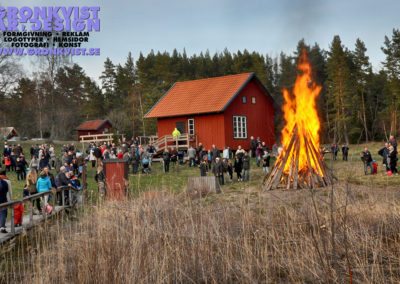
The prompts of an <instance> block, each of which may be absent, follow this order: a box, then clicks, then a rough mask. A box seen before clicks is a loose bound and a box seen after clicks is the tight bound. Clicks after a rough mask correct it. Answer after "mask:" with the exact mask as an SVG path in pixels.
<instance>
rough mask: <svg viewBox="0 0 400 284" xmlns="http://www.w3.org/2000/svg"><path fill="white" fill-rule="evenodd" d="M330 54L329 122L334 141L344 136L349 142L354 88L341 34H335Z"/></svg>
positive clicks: (327, 65) (327, 85) (328, 64)
mask: <svg viewBox="0 0 400 284" xmlns="http://www.w3.org/2000/svg"><path fill="white" fill-rule="evenodd" d="M328 55H329V57H328V60H327V64H326V70H327V74H328V78H327V80H326V82H325V87H326V89H327V97H328V100H327V103H328V111H329V115H328V118H329V120H328V124H329V125H330V130H331V131H332V130H333V135H334V136H333V141H334V143H338V142H340V141H341V138H342V136H343V137H344V140H345V143H346V144H349V132H348V131H349V129H348V128H347V124H348V121H349V119H350V118H351V117H350V115H349V108H350V105H351V96H352V92H353V90H352V84H351V74H350V68H349V65H348V58H347V57H348V51H347V50H345V49H344V47H343V46H342V43H341V40H340V37H339V36H334V38H333V41H332V43H331V45H330V50H329V52H328ZM332 128H333V129H332Z"/></svg>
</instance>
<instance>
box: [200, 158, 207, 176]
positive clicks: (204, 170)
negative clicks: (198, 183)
mask: <svg viewBox="0 0 400 284" xmlns="http://www.w3.org/2000/svg"><path fill="white" fill-rule="evenodd" d="M199 168H200V176H202V177H205V176H207V173H208V164H207V155H204V156H203V158H202V159H201V162H200V164H199Z"/></svg>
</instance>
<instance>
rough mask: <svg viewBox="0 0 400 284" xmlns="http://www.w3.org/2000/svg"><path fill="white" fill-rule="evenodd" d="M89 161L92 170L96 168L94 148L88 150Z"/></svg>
mask: <svg viewBox="0 0 400 284" xmlns="http://www.w3.org/2000/svg"><path fill="white" fill-rule="evenodd" d="M89 161H90V162H91V163H92V168H94V167H96V156H95V155H94V148H90V150H89Z"/></svg>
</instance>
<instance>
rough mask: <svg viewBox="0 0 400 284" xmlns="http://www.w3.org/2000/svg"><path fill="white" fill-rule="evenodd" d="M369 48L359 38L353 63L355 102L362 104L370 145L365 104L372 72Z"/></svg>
mask: <svg viewBox="0 0 400 284" xmlns="http://www.w3.org/2000/svg"><path fill="white" fill-rule="evenodd" d="M366 51H367V48H366V47H365V44H364V42H362V41H361V40H360V39H359V38H358V39H357V41H356V48H355V50H354V52H353V62H354V72H353V73H354V76H355V82H356V90H357V92H356V96H355V100H354V101H353V103H354V102H360V104H359V106H360V107H359V109H360V118H361V120H362V124H363V127H364V134H365V141H366V142H367V143H368V140H369V139H368V135H369V130H368V125H367V114H366V112H367V111H366V103H365V88H366V84H367V80H368V77H369V74H370V73H371V72H372V70H371V65H370V63H369V58H368V56H367V55H366V54H365V53H366Z"/></svg>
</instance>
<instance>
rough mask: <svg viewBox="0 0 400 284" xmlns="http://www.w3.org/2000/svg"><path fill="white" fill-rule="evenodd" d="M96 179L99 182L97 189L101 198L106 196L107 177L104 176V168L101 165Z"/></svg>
mask: <svg viewBox="0 0 400 284" xmlns="http://www.w3.org/2000/svg"><path fill="white" fill-rule="evenodd" d="M94 179H95V180H96V182H97V189H98V192H99V194H100V196H102V197H103V196H104V195H105V194H106V176H105V174H104V169H103V166H102V165H100V166H98V167H97V171H96V175H95V176H94Z"/></svg>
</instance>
